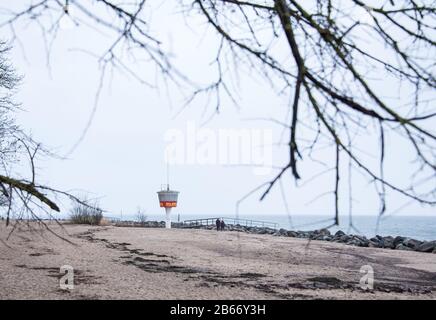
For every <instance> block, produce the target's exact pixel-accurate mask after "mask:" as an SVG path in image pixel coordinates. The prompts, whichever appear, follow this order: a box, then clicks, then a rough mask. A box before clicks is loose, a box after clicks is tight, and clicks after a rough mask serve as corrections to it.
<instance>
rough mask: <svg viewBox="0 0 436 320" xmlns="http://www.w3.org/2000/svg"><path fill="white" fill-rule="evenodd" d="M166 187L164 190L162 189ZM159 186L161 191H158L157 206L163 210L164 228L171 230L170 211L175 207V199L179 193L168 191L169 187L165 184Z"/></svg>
mask: <svg viewBox="0 0 436 320" xmlns="http://www.w3.org/2000/svg"><path fill="white" fill-rule="evenodd" d="M163 186H166V188H163ZM163 186H161V191H158V192H157V194H158V196H159V204H160V206H161V208H165V215H166V220H165V227H166V228H167V229H170V228H171V209H172V208H174V207H177V198H178V196H179V191H174V190H170V185H169V184H166V185H163Z"/></svg>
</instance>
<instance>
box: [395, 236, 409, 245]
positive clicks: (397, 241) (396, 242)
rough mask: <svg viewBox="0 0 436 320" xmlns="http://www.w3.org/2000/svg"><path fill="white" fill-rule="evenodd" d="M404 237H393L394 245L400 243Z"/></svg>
mask: <svg viewBox="0 0 436 320" xmlns="http://www.w3.org/2000/svg"><path fill="white" fill-rule="evenodd" d="M406 239H407V238H406V237H400V236H398V237H395V239H394V246H395V247H397V246H398V245H399V244H400V243H403V241H404V240H406Z"/></svg>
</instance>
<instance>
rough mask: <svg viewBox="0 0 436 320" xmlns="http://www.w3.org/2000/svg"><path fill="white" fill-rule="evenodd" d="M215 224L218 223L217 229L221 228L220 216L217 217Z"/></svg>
mask: <svg viewBox="0 0 436 320" xmlns="http://www.w3.org/2000/svg"><path fill="white" fill-rule="evenodd" d="M215 224H216V231H220V229H221V221H220V218H216V221H215Z"/></svg>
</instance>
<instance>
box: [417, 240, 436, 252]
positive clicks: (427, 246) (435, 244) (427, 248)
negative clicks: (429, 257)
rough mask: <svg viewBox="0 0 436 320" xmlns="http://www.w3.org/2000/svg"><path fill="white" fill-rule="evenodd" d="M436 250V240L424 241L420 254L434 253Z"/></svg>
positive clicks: (420, 247) (419, 249)
mask: <svg viewBox="0 0 436 320" xmlns="http://www.w3.org/2000/svg"><path fill="white" fill-rule="evenodd" d="M435 249H436V240H434V241H424V243H422V244H421V245H420V246H419V247H418V251H420V252H433V250H435Z"/></svg>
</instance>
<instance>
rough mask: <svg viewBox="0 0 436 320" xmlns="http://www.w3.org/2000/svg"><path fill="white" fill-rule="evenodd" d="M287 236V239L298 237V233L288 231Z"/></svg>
mask: <svg viewBox="0 0 436 320" xmlns="http://www.w3.org/2000/svg"><path fill="white" fill-rule="evenodd" d="M287 234H288V237H293V238H295V237H297V236H298V232H296V231H288V233H287Z"/></svg>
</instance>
